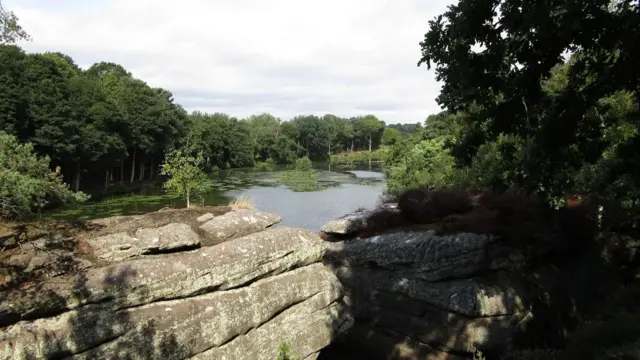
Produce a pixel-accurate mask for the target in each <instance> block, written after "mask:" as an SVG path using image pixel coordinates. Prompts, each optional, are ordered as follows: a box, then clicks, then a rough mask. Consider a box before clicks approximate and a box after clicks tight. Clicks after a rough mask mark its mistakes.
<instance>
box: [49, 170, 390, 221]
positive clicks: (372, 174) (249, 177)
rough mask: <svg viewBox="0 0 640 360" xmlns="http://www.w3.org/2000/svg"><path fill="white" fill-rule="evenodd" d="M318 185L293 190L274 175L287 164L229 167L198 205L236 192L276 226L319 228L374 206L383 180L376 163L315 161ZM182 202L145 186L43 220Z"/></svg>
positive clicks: (177, 205) (113, 213)
mask: <svg viewBox="0 0 640 360" xmlns="http://www.w3.org/2000/svg"><path fill="white" fill-rule="evenodd" d="M314 167H315V171H316V172H317V182H318V185H320V186H322V187H324V190H319V191H310V192H294V191H292V190H291V189H290V187H288V186H286V185H281V184H279V183H278V173H280V172H283V171H287V170H290V169H291V167H287V166H276V167H272V168H269V169H258V168H251V169H230V170H224V171H222V170H221V171H218V172H216V173H214V174H212V180H213V182H214V187H213V189H212V191H211V192H210V193H208V194H207V195H206V196H205V197H204V198H203V199H202V200H200V201H198V202H197V204H198V205H206V206H213V205H227V204H229V202H230V201H231V200H233V199H234V198H236V197H238V196H245V197H247V198H248V199H249V201H251V203H252V204H253V205H254V206H255V207H256V208H257V209H258V210H261V211H266V212H271V213H275V214H278V215H280V216H282V217H283V220H282V222H281V223H280V225H283V226H290V227H301V228H305V229H309V230H312V231H318V230H319V229H320V227H321V226H322V225H324V224H325V223H327V222H328V221H330V220H332V219H334V218H337V217H340V216H342V215H344V214H346V213H349V212H351V211H354V210H356V209H358V208H360V207H365V208H370V207H373V206H375V205H376V203H377V201H378V199H379V198H380V195H382V192H383V191H384V187H385V178H384V174H383V173H382V171H381V170H380V169H379V167H376V166H375V164H374V165H373V166H371V167H370V166H369V165H364V166H362V167H356V168H355V169H352V170H346V169H344V168H340V167H336V166H333V165H332V166H329V165H327V164H316V165H314ZM184 206H185V201H184V200H182V199H177V198H175V197H174V196H171V195H168V194H165V193H164V192H163V191H162V189H159V188H157V187H149V188H145V189H143V191H142V192H141V193H137V194H131V195H128V196H117V197H110V198H103V199H101V200H100V201H94V202H89V203H87V204H81V205H74V206H71V207H69V208H64V209H58V210H55V211H52V212H49V213H46V214H44V217H45V218H52V219H64V220H88V219H95V218H101V217H109V216H117V215H135V214H143V213H146V212H151V211H157V210H160V209H162V208H166V207H168V208H180V207H184Z"/></svg>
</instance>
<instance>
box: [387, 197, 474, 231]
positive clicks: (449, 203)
mask: <svg viewBox="0 0 640 360" xmlns="http://www.w3.org/2000/svg"><path fill="white" fill-rule="evenodd" d="M398 208H399V209H400V213H401V214H402V216H403V217H404V218H405V219H407V220H408V221H410V222H413V223H417V224H429V223H433V222H437V221H440V220H442V219H444V218H445V217H447V216H449V215H452V214H464V213H466V212H469V211H470V210H471V208H472V204H471V199H470V198H469V195H468V194H467V193H464V192H459V191H452V190H425V189H411V190H407V191H405V192H404V193H402V195H400V197H399V199H398Z"/></svg>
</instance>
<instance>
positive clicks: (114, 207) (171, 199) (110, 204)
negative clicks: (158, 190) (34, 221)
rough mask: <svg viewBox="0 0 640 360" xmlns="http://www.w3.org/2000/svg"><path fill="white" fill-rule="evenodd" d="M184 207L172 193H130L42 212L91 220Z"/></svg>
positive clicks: (51, 216) (52, 217) (48, 215)
mask: <svg viewBox="0 0 640 360" xmlns="http://www.w3.org/2000/svg"><path fill="white" fill-rule="evenodd" d="M165 206H166V207H183V206H184V200H182V199H180V198H177V197H175V196H172V195H128V196H118V197H113V198H109V199H104V200H101V201H98V202H89V203H85V204H75V205H71V206H68V207H63V208H60V209H56V210H53V211H50V212H45V213H43V214H42V218H43V219H45V220H47V219H49V220H66V221H74V220H90V219H99V218H105V217H111V216H120V215H137V214H144V213H148V212H151V211H156V210H159V209H160V208H162V207H165Z"/></svg>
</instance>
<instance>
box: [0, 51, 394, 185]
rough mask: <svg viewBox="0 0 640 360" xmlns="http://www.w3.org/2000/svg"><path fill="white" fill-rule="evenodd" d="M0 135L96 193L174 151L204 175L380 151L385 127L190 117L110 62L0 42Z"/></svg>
mask: <svg viewBox="0 0 640 360" xmlns="http://www.w3.org/2000/svg"><path fill="white" fill-rule="evenodd" d="M397 126H399V127H400V128H402V127H404V126H405V125H397ZM0 129H2V130H4V131H6V132H8V133H9V134H12V135H15V136H17V138H18V139H19V141H20V142H23V143H24V142H31V143H32V144H33V145H34V146H35V149H36V151H37V152H38V153H39V154H40V155H47V156H49V157H50V159H51V167H52V169H53V168H58V170H60V171H61V172H62V174H63V176H64V179H65V181H66V182H68V183H69V184H71V186H72V188H73V189H74V190H79V189H84V190H88V191H95V190H100V189H103V188H106V187H109V186H110V185H111V184H115V183H133V182H136V181H143V180H147V179H152V178H154V177H155V176H156V174H157V173H158V166H159V164H161V163H162V161H163V160H164V154H165V152H166V150H168V149H170V148H174V147H185V146H186V147H189V149H191V150H193V151H202V152H203V154H204V158H205V160H206V166H207V167H208V168H209V169H214V168H216V167H217V168H229V167H248V166H253V165H254V163H255V162H257V161H265V160H267V159H272V161H275V162H277V163H292V162H294V161H295V159H297V158H299V157H302V156H308V157H309V158H310V159H312V160H314V161H324V160H327V159H329V156H330V154H332V153H334V154H335V153H338V152H345V151H358V150H372V149H377V148H379V147H380V143H381V138H382V135H383V132H384V130H385V123H384V122H383V121H381V120H379V119H378V118H376V117H375V116H373V115H364V116H359V117H352V118H341V117H338V116H335V115H330V114H327V115H324V116H323V117H317V116H313V115H300V116H296V117H294V118H293V119H291V120H290V121H283V120H281V119H279V118H276V117H274V116H272V115H270V114H259V115H254V116H250V117H249V118H247V119H237V118H235V117H232V116H230V115H227V114H223V113H214V114H206V113H201V112H193V113H191V114H189V113H187V111H185V110H184V109H183V108H182V106H180V105H179V104H177V103H175V101H174V99H173V95H172V93H171V92H170V91H168V90H166V89H162V88H153V87H150V86H149V85H148V84H147V83H146V82H144V81H143V80H140V79H136V78H134V77H133V76H132V74H131V73H130V72H128V71H127V70H126V69H125V68H123V67H122V66H120V65H118V64H114V63H108V62H100V63H97V64H95V65H93V66H91V67H90V68H88V69H81V68H80V67H78V66H77V65H76V64H75V62H74V61H73V59H72V58H71V57H69V56H67V55H64V54H61V53H44V54H27V53H25V52H24V51H23V50H22V49H21V48H19V47H17V46H14V45H0Z"/></svg>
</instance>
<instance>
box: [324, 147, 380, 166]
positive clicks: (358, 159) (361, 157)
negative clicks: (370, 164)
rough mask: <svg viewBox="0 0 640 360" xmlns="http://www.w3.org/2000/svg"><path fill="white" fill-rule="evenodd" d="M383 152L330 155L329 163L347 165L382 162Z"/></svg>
mask: <svg viewBox="0 0 640 360" xmlns="http://www.w3.org/2000/svg"><path fill="white" fill-rule="evenodd" d="M384 154H385V151H384V150H383V149H378V150H373V151H371V152H369V151H354V152H345V153H341V154H336V155H331V159H330V162H331V163H332V164H349V165H352V164H353V163H363V162H367V161H369V159H371V161H382V160H383V159H384Z"/></svg>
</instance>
